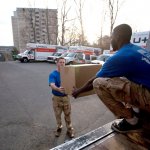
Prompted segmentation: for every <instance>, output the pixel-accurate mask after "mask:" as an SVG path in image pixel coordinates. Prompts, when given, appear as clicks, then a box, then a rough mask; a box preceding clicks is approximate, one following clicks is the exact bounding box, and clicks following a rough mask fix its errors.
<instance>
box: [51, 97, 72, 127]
mask: <svg viewBox="0 0 150 150" xmlns="http://www.w3.org/2000/svg"><path fill="white" fill-rule="evenodd" d="M52 100H53V109H54V113H55V117H56V121H57V126H58V127H60V126H61V125H62V121H61V114H62V112H63V113H64V118H65V122H66V127H67V129H70V128H71V127H72V125H71V104H70V99H69V98H68V96H64V97H60V96H53V98H52Z"/></svg>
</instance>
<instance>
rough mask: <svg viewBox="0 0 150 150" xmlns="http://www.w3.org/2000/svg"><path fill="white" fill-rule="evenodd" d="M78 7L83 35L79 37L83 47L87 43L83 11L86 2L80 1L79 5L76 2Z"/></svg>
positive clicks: (75, 0)
mask: <svg viewBox="0 0 150 150" xmlns="http://www.w3.org/2000/svg"><path fill="white" fill-rule="evenodd" d="M74 2H75V4H76V6H77V11H76V13H77V16H78V19H79V23H80V28H81V34H80V36H79V39H80V44H81V45H84V42H85V41H86V40H85V34H84V27H83V15H82V10H83V7H84V2H85V0H79V2H78V3H77V0H74Z"/></svg>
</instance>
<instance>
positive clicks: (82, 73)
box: [60, 64, 101, 97]
mask: <svg viewBox="0 0 150 150" xmlns="http://www.w3.org/2000/svg"><path fill="white" fill-rule="evenodd" d="M100 68H101V65H100V64H80V65H68V66H65V67H63V68H61V70H60V75H61V86H62V87H64V88H65V93H66V94H68V95H71V94H72V91H73V87H76V88H80V87H82V86H83V85H84V84H85V83H86V82H87V81H88V80H89V79H91V78H92V77H94V76H95V75H96V73H97V72H98V71H99V70H100ZM94 93H95V92H94V90H92V91H89V92H85V93H82V94H81V95H80V96H79V97H81V96H86V95H91V94H94Z"/></svg>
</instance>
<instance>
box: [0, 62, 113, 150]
mask: <svg viewBox="0 0 150 150" xmlns="http://www.w3.org/2000/svg"><path fill="white" fill-rule="evenodd" d="M55 68H56V65H55V64H50V63H47V62H40V63H20V62H18V61H7V62H0V149H2V150H48V149H50V148H53V147H55V146H57V145H59V144H61V143H63V142H65V141H66V140H69V139H68V137H67V136H66V128H65V123H64V122H63V124H64V128H63V132H62V135H61V136H60V137H59V138H55V136H54V130H55V125H56V122H55V117H54V113H53V108H52V101H51V96H52V95H51V89H50V88H49V86H48V75H49V72H50V71H51V70H53V69H55ZM70 98H71V103H72V120H73V125H74V128H75V130H76V137H78V136H80V135H83V134H85V133H87V132H89V131H91V130H93V129H95V128H98V127H99V126H102V125H104V124H105V123H108V122H110V121H112V120H114V116H113V115H112V114H111V113H110V111H108V110H107V108H106V107H105V106H104V105H103V104H102V103H101V101H100V100H99V99H98V97H97V96H96V95H91V96H86V97H81V98H78V99H74V98H72V97H70Z"/></svg>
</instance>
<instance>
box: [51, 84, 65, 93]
mask: <svg viewBox="0 0 150 150" xmlns="http://www.w3.org/2000/svg"><path fill="white" fill-rule="evenodd" d="M49 86H50V87H51V88H52V89H53V90H55V91H58V92H61V93H65V89H64V88H63V87H57V86H56V85H55V83H50V85H49Z"/></svg>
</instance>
